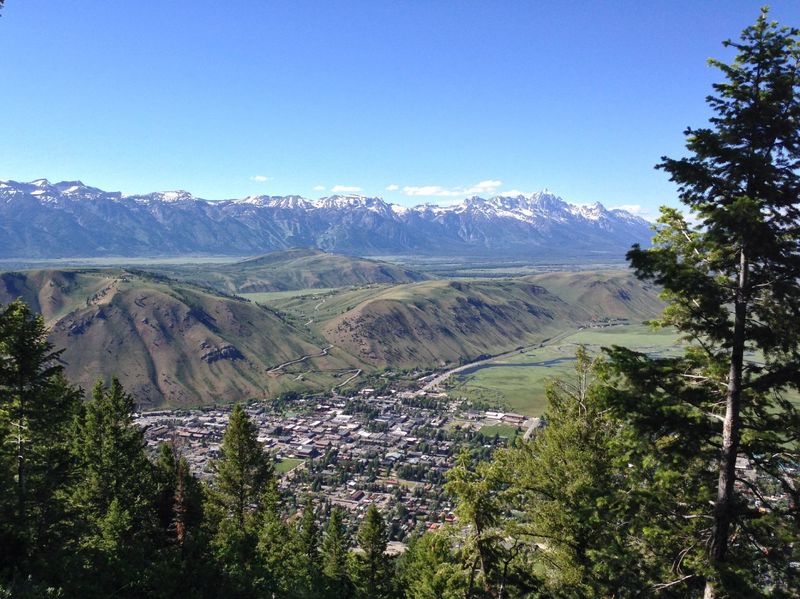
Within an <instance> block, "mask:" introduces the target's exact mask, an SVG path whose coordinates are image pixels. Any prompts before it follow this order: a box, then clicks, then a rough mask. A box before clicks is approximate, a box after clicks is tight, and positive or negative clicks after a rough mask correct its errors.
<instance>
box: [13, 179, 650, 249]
mask: <svg viewBox="0 0 800 599" xmlns="http://www.w3.org/2000/svg"><path fill="white" fill-rule="evenodd" d="M650 236H651V231H650V225H649V223H648V222H647V221H645V220H644V219H642V218H639V217H638V216H635V215H633V214H631V213H629V212H626V211H624V210H619V209H617V210H607V209H606V208H604V207H603V206H602V205H601V204H599V203H597V204H593V205H589V206H587V205H574V204H569V203H567V202H565V201H564V200H562V199H561V198H559V197H556V196H554V195H552V194H550V193H547V192H539V193H535V194H532V195H530V196H516V197H506V196H496V197H491V198H488V199H484V198H480V197H471V198H467V199H465V200H464V201H462V202H461V203H458V204H455V205H447V206H437V205H432V204H422V205H419V206H414V207H405V206H400V205H398V204H390V203H387V202H385V201H383V200H382V199H381V198H373V197H364V196H355V195H334V196H329V197H324V198H320V199H317V200H311V199H307V198H304V197H301V196H294V195H293V196H250V197H246V198H243V199H237V200H223V201H208V200H203V199H199V198H195V197H194V196H192V195H191V194H190V193H188V192H185V191H168V192H156V193H150V194H146V195H123V194H121V193H119V192H107V191H103V190H101V189H97V188H96V187H89V186H87V185H84V184H83V183H81V182H80V181H62V182H60V183H50V182H49V181H47V180H46V179H38V180H36V181H31V182H29V183H21V182H16V181H0V258H63V257H99V256H125V257H135V256H167V255H181V254H214V255H237V256H243V255H253V254H258V253H264V252H269V251H274V250H280V249H286V248H289V247H300V246H302V247H317V248H320V249H323V250H326V251H333V252H340V253H347V254H358V255H390V254H394V255H396V254H415V255H420V256H426V255H437V256H438V255H442V256H458V255H466V256H503V257H513V258H537V259H541V258H558V257H585V258H587V259H590V258H597V259H614V258H621V257H622V256H623V255H624V253H625V251H626V250H627V249H628V248H629V247H630V246H631V244H633V243H642V244H647V243H648V241H649V239H650Z"/></svg>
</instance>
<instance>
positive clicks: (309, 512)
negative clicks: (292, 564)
mask: <svg viewBox="0 0 800 599" xmlns="http://www.w3.org/2000/svg"><path fill="white" fill-rule="evenodd" d="M296 545H297V547H296V556H295V559H296V560H297V562H298V567H297V574H298V580H297V581H296V586H297V587H298V590H299V591H300V592H299V593H298V595H299V596H301V597H309V598H316V597H319V596H320V594H321V592H322V577H321V571H320V563H319V562H320V546H319V528H318V527H317V523H316V513H315V511H314V504H313V503H312V500H311V497H309V498H308V499H307V500H306V503H305V506H304V507H303V516H302V518H301V519H300V525H299V528H298V530H297V543H296Z"/></svg>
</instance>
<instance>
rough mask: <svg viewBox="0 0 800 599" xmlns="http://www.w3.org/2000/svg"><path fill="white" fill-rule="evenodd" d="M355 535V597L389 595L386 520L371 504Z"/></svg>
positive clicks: (379, 597) (390, 580) (365, 598)
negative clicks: (356, 543) (357, 547)
mask: <svg viewBox="0 0 800 599" xmlns="http://www.w3.org/2000/svg"><path fill="white" fill-rule="evenodd" d="M356 538H357V539H358V546H359V548H360V551H358V552H356V553H355V554H354V555H353V564H352V571H353V575H352V580H353V583H354V585H355V588H356V596H357V597H359V598H364V599H367V598H369V599H381V598H384V597H390V596H391V592H392V584H393V580H392V576H391V572H390V567H389V559H388V557H387V555H386V547H387V545H388V541H389V538H388V535H387V533H386V523H385V522H384V521H383V516H381V513H380V512H379V511H378V508H377V507H375V504H374V503H371V504H370V505H369V507H368V508H367V512H366V514H365V515H364V520H363V521H362V522H361V526H359V528H358V534H357V535H356Z"/></svg>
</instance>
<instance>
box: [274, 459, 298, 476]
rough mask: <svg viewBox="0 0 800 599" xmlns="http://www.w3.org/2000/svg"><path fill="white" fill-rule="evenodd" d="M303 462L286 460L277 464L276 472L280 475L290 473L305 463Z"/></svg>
mask: <svg viewBox="0 0 800 599" xmlns="http://www.w3.org/2000/svg"><path fill="white" fill-rule="evenodd" d="M303 461H304V460H299V459H297V458H284V459H282V460H281V461H280V462H278V463H277V464H275V472H277V473H278V474H284V473H285V472H289V471H290V470H294V469H295V468H297V467H298V466H299V465H300V464H302V463H303Z"/></svg>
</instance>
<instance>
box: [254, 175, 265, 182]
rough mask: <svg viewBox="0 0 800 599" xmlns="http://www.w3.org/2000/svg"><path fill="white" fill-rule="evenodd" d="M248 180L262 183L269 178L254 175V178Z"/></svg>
mask: <svg viewBox="0 0 800 599" xmlns="http://www.w3.org/2000/svg"><path fill="white" fill-rule="evenodd" d="M250 180H251V181H257V182H259V183H264V182H265V181H269V177H265V176H264V175H255V176H254V177H250Z"/></svg>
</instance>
